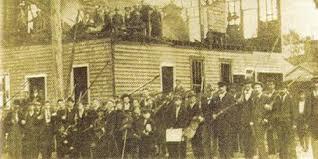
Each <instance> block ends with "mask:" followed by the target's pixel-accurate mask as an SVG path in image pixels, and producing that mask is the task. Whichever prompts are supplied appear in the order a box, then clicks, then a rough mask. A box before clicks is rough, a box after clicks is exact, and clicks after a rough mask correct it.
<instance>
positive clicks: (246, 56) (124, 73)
mask: <svg viewBox="0 0 318 159" xmlns="http://www.w3.org/2000/svg"><path fill="white" fill-rule="evenodd" d="M192 58H203V59H204V74H205V80H206V82H207V83H211V84H212V85H216V84H217V82H218V81H219V79H220V64H221V62H222V61H223V60H226V61H231V64H232V73H233V74H245V71H246V69H254V70H256V71H257V72H273V73H284V72H285V71H286V68H290V67H291V65H290V64H288V63H287V62H286V61H285V60H284V59H283V57H282V55H281V54H275V53H273V54H270V53H257V52H241V51H237V52H235V51H217V50H212V51H209V50H204V49H202V50H198V49H193V48H176V47H170V46H159V45H137V44H133V43H131V44H129V43H125V44H118V45H116V47H115V70H116V71H115V79H116V92H117V93H118V94H122V93H126V92H130V91H132V90H134V89H136V88H138V87H139V86H141V85H142V84H144V83H145V82H147V81H149V80H151V79H152V78H153V77H154V76H156V75H158V74H160V66H161V65H164V63H168V64H169V63H170V64H171V65H173V66H174V67H175V78H176V79H180V80H182V82H183V85H184V87H185V88H186V89H190V88H191V63H190V61H191V59H192ZM148 87H149V88H151V89H153V90H155V91H160V90H161V79H160V78H159V79H157V80H155V81H154V82H153V83H152V84H150V85H149V86H148Z"/></svg>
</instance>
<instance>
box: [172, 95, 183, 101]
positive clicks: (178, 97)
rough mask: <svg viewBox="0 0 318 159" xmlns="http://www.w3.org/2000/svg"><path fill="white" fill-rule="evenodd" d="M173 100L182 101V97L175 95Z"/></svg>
mask: <svg viewBox="0 0 318 159" xmlns="http://www.w3.org/2000/svg"><path fill="white" fill-rule="evenodd" d="M174 100H182V97H181V96H180V95H179V94H176V95H175V96H174Z"/></svg>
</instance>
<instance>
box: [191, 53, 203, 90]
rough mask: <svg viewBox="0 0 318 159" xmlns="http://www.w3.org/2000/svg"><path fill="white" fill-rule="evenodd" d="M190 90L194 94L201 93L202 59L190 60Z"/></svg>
mask: <svg viewBox="0 0 318 159" xmlns="http://www.w3.org/2000/svg"><path fill="white" fill-rule="evenodd" d="M191 68H192V69H191V70H192V71H191V73H192V74H191V77H192V89H193V90H194V92H195V93H199V92H201V87H202V84H203V83H202V82H203V76H204V71H203V68H204V67H203V59H192V63H191Z"/></svg>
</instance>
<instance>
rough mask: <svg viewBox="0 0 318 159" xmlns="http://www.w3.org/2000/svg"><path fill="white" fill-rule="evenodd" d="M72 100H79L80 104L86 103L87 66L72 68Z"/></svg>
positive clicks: (87, 91) (87, 100)
mask: <svg viewBox="0 0 318 159" xmlns="http://www.w3.org/2000/svg"><path fill="white" fill-rule="evenodd" d="M72 90H73V91H74V92H72V94H73V95H74V99H75V101H76V102H78V101H79V100H81V102H82V103H86V104H87V103H88V102H89V99H88V97H89V96H88V93H89V90H88V68H87V66H81V67H74V68H73V89H72Z"/></svg>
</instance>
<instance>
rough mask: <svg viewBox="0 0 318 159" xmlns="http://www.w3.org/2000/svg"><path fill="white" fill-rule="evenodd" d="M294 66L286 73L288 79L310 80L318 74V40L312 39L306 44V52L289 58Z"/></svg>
mask: <svg viewBox="0 0 318 159" xmlns="http://www.w3.org/2000/svg"><path fill="white" fill-rule="evenodd" d="M288 61H290V63H292V64H293V65H294V67H293V68H292V69H291V70H289V71H288V72H287V74H286V80H297V81H309V80H310V79H311V78H312V77H315V76H318V41H317V40H310V41H306V42H305V44H304V54H302V55H298V56H293V57H290V58H289V59H288Z"/></svg>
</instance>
